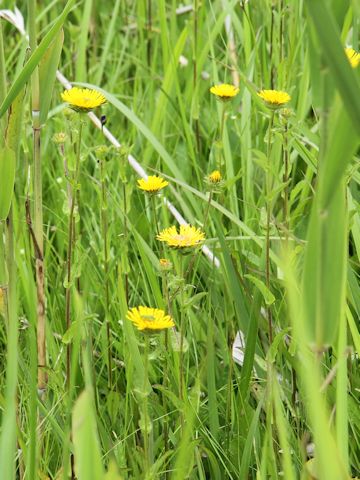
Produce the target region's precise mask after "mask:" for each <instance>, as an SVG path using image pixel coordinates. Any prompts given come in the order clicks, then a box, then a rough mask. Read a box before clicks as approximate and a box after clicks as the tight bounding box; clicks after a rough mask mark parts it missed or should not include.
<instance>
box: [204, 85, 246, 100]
mask: <svg viewBox="0 0 360 480" xmlns="http://www.w3.org/2000/svg"><path fill="white" fill-rule="evenodd" d="M210 92H211V93H212V94H213V95H215V96H216V97H217V98H218V99H219V100H225V101H226V100H230V99H231V98H233V97H236V95H237V94H238V93H239V88H237V87H235V85H229V84H228V83H222V84H221V85H214V86H213V87H211V88H210Z"/></svg>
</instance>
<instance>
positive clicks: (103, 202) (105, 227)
mask: <svg viewBox="0 0 360 480" xmlns="http://www.w3.org/2000/svg"><path fill="white" fill-rule="evenodd" d="M100 176H101V225H102V231H103V247H104V252H103V253H104V273H105V279H104V289H105V322H106V338H107V350H108V384H109V389H110V390H112V388H113V381H112V355H111V330H110V321H109V318H110V316H109V307H110V296H109V255H108V217H107V199H106V181H105V172H104V159H101V160H100Z"/></svg>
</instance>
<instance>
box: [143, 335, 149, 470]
mask: <svg viewBox="0 0 360 480" xmlns="http://www.w3.org/2000/svg"><path fill="white" fill-rule="evenodd" d="M144 356H145V358H144V392H143V394H144V456H145V475H146V474H147V472H148V471H149V466H150V461H149V432H148V401H147V397H148V392H147V391H146V389H147V383H148V377H149V337H148V335H147V334H145V349H144Z"/></svg>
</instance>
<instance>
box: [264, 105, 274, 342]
mask: <svg viewBox="0 0 360 480" xmlns="http://www.w3.org/2000/svg"><path fill="white" fill-rule="evenodd" d="M274 115H275V112H273V111H272V112H271V117H270V123H269V131H268V143H267V166H266V167H267V168H266V253H265V264H266V267H265V277H266V287H267V288H268V290H270V220H271V200H270V193H271V180H272V179H271V137H272V128H273V124H274ZM266 313H267V319H268V324H269V342H270V344H271V343H272V340H273V332H272V316H271V309H270V306H267V307H266Z"/></svg>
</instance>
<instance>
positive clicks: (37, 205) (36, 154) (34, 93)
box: [28, 0, 47, 396]
mask: <svg viewBox="0 0 360 480" xmlns="http://www.w3.org/2000/svg"><path fill="white" fill-rule="evenodd" d="M28 15H29V44H30V49H31V51H32V52H34V51H35V49H36V47H37V41H36V21H35V20H36V1H35V0H28ZM31 103H32V105H31V109H32V128H33V158H34V233H35V236H34V241H36V245H34V247H35V248H34V250H35V271H36V293H37V349H38V392H39V395H40V396H43V395H44V393H45V389H46V383H47V375H46V336H45V321H46V318H45V289H44V277H45V274H44V242H43V205H42V174H41V150H40V144H41V143H40V141H41V139H40V129H41V125H40V84H39V70H38V67H36V68H35V70H34V72H33V74H32V76H31Z"/></svg>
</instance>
